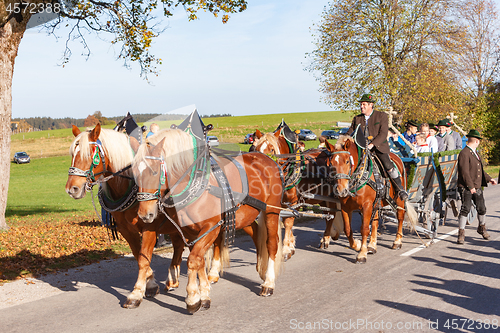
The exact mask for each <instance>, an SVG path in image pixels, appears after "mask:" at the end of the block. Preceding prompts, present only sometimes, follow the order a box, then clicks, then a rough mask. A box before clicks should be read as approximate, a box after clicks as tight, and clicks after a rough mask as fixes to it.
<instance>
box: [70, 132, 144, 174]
mask: <svg viewBox="0 0 500 333" xmlns="http://www.w3.org/2000/svg"><path fill="white" fill-rule="evenodd" d="M89 134H90V130H87V131H84V132H81V133H80V134H78V136H77V137H76V138H75V140H74V141H73V143H72V144H71V146H70V148H69V153H70V155H71V156H74V154H75V153H76V147H77V145H78V148H79V153H80V156H81V157H82V158H91V156H90V155H91V153H92V152H91V151H90V145H89ZM99 140H100V141H101V143H102V148H103V149H104V155H105V156H107V157H108V159H109V163H110V164H112V165H113V168H114V169H115V170H111V171H113V172H115V171H118V170H120V169H122V168H124V167H126V166H128V165H129V164H130V163H131V162H132V159H133V158H134V152H133V151H132V148H131V147H130V142H129V138H128V136H127V135H126V134H124V133H121V132H117V131H114V130H111V129H106V128H103V129H101V133H100V134H99ZM129 173H130V170H127V171H126V172H125V174H127V175H130V174H129Z"/></svg>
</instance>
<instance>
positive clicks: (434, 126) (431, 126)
mask: <svg viewBox="0 0 500 333" xmlns="http://www.w3.org/2000/svg"><path fill="white" fill-rule="evenodd" d="M429 128H430V129H433V130H435V131H436V132H437V131H438V128H437V127H436V125H434V124H433V123H429Z"/></svg>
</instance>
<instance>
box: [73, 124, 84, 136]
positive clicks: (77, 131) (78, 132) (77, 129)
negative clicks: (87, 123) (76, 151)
mask: <svg viewBox="0 0 500 333" xmlns="http://www.w3.org/2000/svg"><path fill="white" fill-rule="evenodd" d="M80 133H82V131H80V129H79V128H78V127H76V126H75V125H73V135H74V136H78V134H80Z"/></svg>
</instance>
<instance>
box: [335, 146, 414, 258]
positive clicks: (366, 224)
mask: <svg viewBox="0 0 500 333" xmlns="http://www.w3.org/2000/svg"><path fill="white" fill-rule="evenodd" d="M325 144H326V146H327V147H328V149H329V150H331V151H333V153H332V155H331V158H330V163H331V166H332V168H333V170H334V171H335V175H334V176H333V179H332V182H333V185H334V193H335V195H336V196H338V197H339V198H340V200H341V209H342V217H343V219H344V231H345V234H346V236H347V238H348V239H349V245H350V246H351V248H353V249H355V250H356V251H359V253H358V256H357V257H356V262H357V263H365V262H366V257H367V253H376V252H377V229H378V210H376V211H375V212H374V208H376V207H375V206H376V204H377V200H376V199H377V198H376V191H375V190H374V189H373V188H372V187H371V186H369V185H367V184H366V185H364V186H363V187H361V188H356V189H352V186H351V185H352V184H351V181H352V180H354V178H355V174H356V171H357V170H356V169H357V167H358V165H359V162H360V160H359V159H360V156H359V155H358V147H357V146H356V144H355V143H354V140H353V139H352V138H351V137H349V136H341V137H340V138H339V139H338V141H337V143H336V144H335V147H332V145H331V144H330V143H329V142H328V141H326V142H325ZM390 158H391V160H392V161H393V162H394V163H395V164H396V166H397V168H398V170H399V173H400V174H401V179H402V182H403V187H404V188H406V177H405V169H404V166H403V162H402V161H401V159H400V158H399V157H398V156H397V155H395V154H392V153H391V154H390ZM370 179H371V180H372V181H375V178H374V175H373V174H371V176H370ZM387 181H389V180H387ZM390 197H391V198H393V201H394V202H395V203H396V204H397V213H396V215H397V218H398V231H397V233H396V239H395V240H394V243H393V245H392V248H393V249H400V248H401V246H402V241H401V239H402V238H403V222H404V217H405V212H406V213H407V215H408V219H409V221H410V223H411V224H412V225H415V224H416V223H417V213H416V212H415V209H414V208H413V206H411V205H409V204H408V205H407V204H406V202H404V201H403V200H401V198H399V196H398V192H397V191H395V188H394V186H391V189H390ZM380 204H381V205H382V206H386V205H389V202H388V199H387V198H386V197H382V198H381V201H380ZM357 209H359V210H360V211H361V214H362V216H363V220H362V225H361V242H359V240H355V239H354V237H353V230H352V228H351V219H352V212H353V211H354V210H357ZM372 213H373V221H372V228H371V237H370V243H369V244H368V246H367V244H366V242H367V239H368V235H369V234H370V220H371V219H372Z"/></svg>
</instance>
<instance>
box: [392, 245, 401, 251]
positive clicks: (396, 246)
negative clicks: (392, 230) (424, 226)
mask: <svg viewBox="0 0 500 333" xmlns="http://www.w3.org/2000/svg"><path fill="white" fill-rule="evenodd" d="M402 246H403V245H401V244H392V249H393V250H399V249H400V248H401V247H402Z"/></svg>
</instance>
